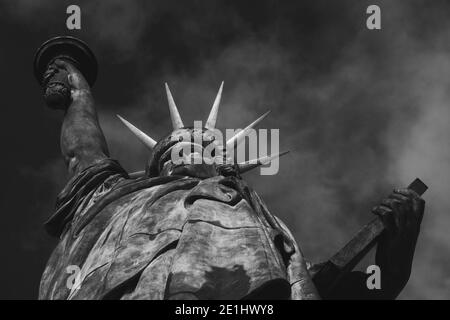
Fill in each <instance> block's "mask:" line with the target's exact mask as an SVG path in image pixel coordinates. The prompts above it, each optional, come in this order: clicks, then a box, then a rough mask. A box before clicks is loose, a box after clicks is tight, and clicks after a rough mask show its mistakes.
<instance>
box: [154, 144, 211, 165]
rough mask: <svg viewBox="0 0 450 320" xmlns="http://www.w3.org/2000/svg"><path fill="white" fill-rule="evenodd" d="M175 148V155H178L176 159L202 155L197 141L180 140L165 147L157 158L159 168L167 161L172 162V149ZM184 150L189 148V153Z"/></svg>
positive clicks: (201, 148) (201, 147)
mask: <svg viewBox="0 0 450 320" xmlns="http://www.w3.org/2000/svg"><path fill="white" fill-rule="evenodd" d="M174 148H176V150H175V151H177V152H178V153H177V155H178V159H177V160H181V159H184V160H187V159H191V158H198V157H202V156H203V150H204V148H203V146H201V145H199V144H197V143H193V142H186V141H181V142H177V143H175V144H173V145H169V146H168V147H167V149H166V150H165V151H164V153H163V154H162V156H161V157H160V158H159V161H158V162H159V167H160V169H161V168H162V167H164V165H165V164H166V163H167V162H172V163H173V162H174V160H175V159H172V151H173V149H174ZM186 150H189V153H187V154H186V153H185V151H186ZM181 152H182V154H181Z"/></svg>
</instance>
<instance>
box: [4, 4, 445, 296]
mask: <svg viewBox="0 0 450 320" xmlns="http://www.w3.org/2000/svg"><path fill="white" fill-rule="evenodd" d="M69 4H72V3H69V2H68V1H58V2H56V1H40V2H39V3H37V2H35V1H30V0H20V1H14V2H12V1H11V2H7V3H5V4H4V9H5V10H0V11H1V12H3V17H2V19H1V23H2V24H3V25H2V27H1V29H0V33H1V35H2V39H9V40H8V41H7V42H6V44H7V45H5V46H4V48H5V49H3V50H2V51H1V52H0V56H1V58H2V60H1V62H0V67H1V69H2V70H5V71H4V72H3V73H2V74H3V75H4V77H3V78H2V80H0V81H1V86H0V87H1V88H2V93H3V94H4V100H3V101H4V106H3V108H4V111H6V112H4V115H7V119H8V121H6V123H4V125H3V126H2V128H1V129H0V130H2V136H4V137H5V146H4V147H5V150H8V152H5V154H4V155H3V161H4V162H5V164H4V165H3V168H4V170H5V171H6V176H7V179H6V181H8V183H7V187H5V190H4V192H2V201H1V206H2V212H3V215H4V218H3V219H4V221H3V223H2V226H3V230H4V232H2V243H3V244H4V247H5V248H4V249H3V251H4V252H5V255H6V256H7V257H8V262H7V263H6V264H4V265H3V266H2V267H3V268H4V269H5V270H4V272H2V274H3V275H5V277H6V278H7V279H5V280H4V286H2V290H1V291H2V292H1V293H0V294H1V296H2V297H20V298H34V297H36V295H37V285H38V282H39V277H40V273H41V272H42V269H43V266H44V264H45V262H46V259H47V257H48V255H49V253H50V250H51V248H52V245H53V243H54V241H53V242H52V241H51V240H50V239H49V238H48V237H47V236H46V235H45V234H44V232H43V230H42V225H41V224H42V221H43V220H44V219H45V217H47V216H48V215H49V214H50V213H51V210H52V206H53V203H54V199H55V196H56V194H57V192H58V190H59V189H60V188H61V186H62V185H63V184H64V166H63V163H62V161H61V160H60V159H59V150H58V134H59V124H60V119H61V116H60V115H59V114H57V113H55V112H52V111H50V110H47V109H45V107H44V105H43V102H42V99H41V93H40V89H39V88H38V86H37V84H36V83H35V80H34V79H33V78H32V72H31V68H30V66H31V61H32V57H33V54H34V50H35V48H37V47H38V46H39V44H40V43H41V42H42V41H44V40H46V39H47V38H49V37H51V36H54V35H57V34H68V33H69V32H67V31H66V30H65V18H66V14H65V8H66V7H67V5H69ZM78 4H79V5H80V6H81V9H82V30H81V31H77V32H70V33H69V34H73V35H75V36H78V37H80V38H82V39H84V40H86V41H87V42H88V43H89V44H90V45H91V46H92V48H93V49H94V51H95V52H96V54H97V56H98V60H99V62H100V74H99V78H98V81H97V84H96V85H95V87H94V94H95V97H96V101H97V105H98V110H99V113H100V118H101V124H102V127H103V129H104V132H105V135H106V137H107V139H108V143H109V146H110V149H111V153H112V155H113V156H114V157H115V158H117V159H118V160H119V161H120V162H121V163H122V164H123V165H124V166H125V167H126V168H127V169H128V170H130V171H134V170H141V169H142V168H143V166H144V164H145V162H146V159H147V157H148V153H147V151H146V150H145V149H144V148H143V147H142V146H141V145H140V144H139V143H138V142H137V141H135V139H134V138H133V137H132V136H131V134H129V133H128V132H127V131H126V130H125V129H124V128H123V127H122V126H121V124H120V123H119V122H118V121H117V119H116V118H115V114H116V113H120V114H121V115H123V116H124V117H125V118H127V119H129V120H130V121H132V122H133V123H135V124H136V125H138V126H139V127H140V128H142V129H144V130H145V131H146V132H147V133H149V134H150V135H152V136H153V137H154V138H155V139H158V138H160V137H162V136H163V135H165V134H166V133H167V132H168V131H169V126H170V121H169V118H168V110H167V107H166V101H165V96H164V90H163V82H165V81H167V82H168V83H169V84H170V85H171V88H172V93H173V94H174V97H175V100H176V102H177V105H178V107H179V109H180V113H181V114H182V117H183V119H184V120H185V123H192V122H193V121H194V120H197V119H203V120H204V119H206V117H207V114H208V112H209V108H210V107H211V105H212V102H213V99H214V96H215V94H216V91H217V89H218V86H219V84H220V81H222V80H225V88H224V94H223V99H222V106H221V111H220V115H219V126H220V127H221V128H234V127H243V126H244V125H246V124H247V123H249V122H251V121H252V120H254V119H255V118H256V117H257V116H259V115H260V114H262V113H263V112H265V111H266V110H267V109H271V110H272V114H271V115H270V117H269V118H268V119H267V120H265V122H264V125H263V127H267V128H280V139H281V141H280V142H281V149H282V150H283V149H291V150H292V151H293V152H291V154H290V155H288V156H286V157H285V158H283V159H282V160H281V165H280V173H279V174H278V175H275V176H258V175H257V174H250V175H249V176H248V179H249V180H250V182H251V183H252V185H254V186H255V188H256V190H257V191H258V192H260V193H261V194H262V197H263V198H264V199H265V201H266V202H267V204H268V206H269V208H270V209H271V211H272V212H273V213H275V214H276V215H278V216H280V217H281V218H282V219H283V220H285V221H286V222H287V224H288V225H289V226H290V228H291V229H292V231H293V233H294V234H295V236H296V238H297V240H298V242H299V243H300V245H301V247H302V248H303V251H304V253H305V255H307V257H308V258H310V259H311V260H314V261H318V260H322V259H326V258H327V257H328V256H330V255H331V254H332V253H334V252H335V251H336V250H337V249H339V248H340V247H341V246H342V245H343V244H344V243H345V242H346V241H347V240H348V239H349V238H350V237H351V236H352V235H353V234H354V233H355V232H356V231H357V230H358V228H359V227H360V226H361V225H363V224H364V223H366V222H367V221H369V220H370V219H371V216H370V208H371V207H372V206H373V205H374V204H375V203H376V202H377V201H379V199H380V198H381V197H382V196H384V195H385V194H386V193H388V192H389V191H390V189H391V188H392V187H393V186H398V185H400V186H404V185H407V184H408V183H409V182H410V181H412V180H413V179H414V178H415V177H416V176H419V177H420V178H422V179H423V180H424V181H425V182H426V183H427V184H428V185H429V186H430V190H429V191H428V192H427V194H426V197H425V198H426V199H427V211H426V217H425V219H424V224H423V227H422V235H421V237H420V241H419V245H418V248H417V253H416V259H415V264H414V269H413V274H412V277H411V280H410V282H409V284H408V286H407V287H406V289H405V291H404V293H403V294H402V297H403V298H448V297H449V294H450V273H449V271H448V270H449V269H448V266H449V258H448V257H449V253H450V238H449V233H448V230H449V228H450V216H448V214H447V212H448V211H449V209H450V202H449V201H448V197H447V196H446V193H447V192H448V181H450V171H449V170H448V165H449V163H450V151H449V148H448V143H447V141H446V140H447V139H448V137H449V135H450V125H449V124H448V119H449V116H450V111H449V107H448V101H449V98H450V97H449V93H448V88H449V85H450V80H449V79H450V77H449V76H450V58H449V55H448V51H449V43H450V42H449V41H448V40H449V31H448V30H450V29H449V24H448V22H447V20H446V17H447V16H448V13H449V10H450V6H448V5H447V4H446V3H445V2H444V1H433V3H432V4H431V3H430V2H427V3H426V5H425V2H424V1H409V2H408V3H406V2H405V3H404V2H395V3H393V2H392V1H378V4H379V5H380V6H381V9H382V30H380V31H369V30H367V29H366V28H365V17H366V15H365V9H366V8H367V6H368V5H369V4H372V3H370V2H368V1H350V0H347V1H339V2H337V1H333V2H330V1H312V0H311V1H292V2H287V1H283V2H279V1H249V2H245V3H244V2H230V1H214V2H213V1H196V2H184V1H183V2H180V1H127V2H123V1H122V2H121V1H89V2H87V1H79V3H78ZM5 75H6V76H5ZM430 270H433V272H430Z"/></svg>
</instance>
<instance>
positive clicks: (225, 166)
mask: <svg viewBox="0 0 450 320" xmlns="http://www.w3.org/2000/svg"><path fill="white" fill-rule="evenodd" d="M165 87H166V93H167V100H168V103H169V111H170V118H171V120H172V128H173V131H172V132H171V133H170V134H169V135H167V136H165V137H164V138H162V139H160V140H159V141H156V140H154V139H153V138H151V137H150V136H148V135H147V134H145V133H144V132H143V131H141V130H140V129H138V128H137V127H135V126H134V125H133V124H131V123H130V122H128V121H127V120H125V119H124V118H122V117H121V116H119V115H118V118H119V119H120V120H121V121H122V122H123V124H125V126H126V127H127V128H128V129H130V130H131V132H132V133H133V134H134V135H135V136H136V137H137V138H138V139H139V140H140V141H141V142H142V143H143V144H144V145H145V146H146V147H147V148H148V149H150V150H151V151H152V156H151V157H150V160H149V162H148V164H147V167H146V171H145V173H146V175H147V176H150V177H156V176H167V175H174V174H180V175H195V176H199V177H208V176H214V175H217V174H220V173H221V171H222V170H227V171H233V170H234V172H235V173H236V174H239V173H244V172H246V171H249V170H251V169H254V168H256V167H258V166H260V165H263V164H267V163H269V162H270V161H271V160H273V159H274V158H276V157H279V156H281V155H284V154H286V153H287V152H283V153H280V154H274V155H271V156H265V157H262V158H258V159H254V160H251V161H246V162H242V163H235V157H234V149H235V148H236V146H238V145H239V144H241V143H242V142H243V141H244V140H245V137H246V136H247V134H248V133H249V131H250V130H252V128H253V127H254V126H256V125H257V124H258V123H259V122H260V121H262V120H263V119H264V118H265V117H266V116H267V115H268V114H269V112H266V113H265V114H263V115H262V116H260V117H259V118H258V119H256V120H255V121H253V122H252V123H251V124H250V125H248V126H247V127H245V128H244V129H243V130H239V131H237V132H236V133H235V134H234V135H233V136H232V137H230V138H228V139H227V140H226V143H223V136H222V134H221V132H220V131H219V130H217V129H216V122H217V114H218V111H219V105H220V100H221V97H222V89H223V82H222V83H221V85H220V88H219V91H218V93H217V96H216V98H215V100H214V103H213V106H212V108H211V111H210V114H209V116H208V119H207V120H206V123H205V125H204V126H201V125H200V126H198V125H197V123H200V124H201V122H199V121H196V122H195V125H194V126H193V127H185V125H184V123H183V120H182V119H181V116H180V113H179V112H178V108H177V106H176V104H175V101H174V99H173V96H172V93H171V92H170V89H169V86H168V85H167V83H166V84H165Z"/></svg>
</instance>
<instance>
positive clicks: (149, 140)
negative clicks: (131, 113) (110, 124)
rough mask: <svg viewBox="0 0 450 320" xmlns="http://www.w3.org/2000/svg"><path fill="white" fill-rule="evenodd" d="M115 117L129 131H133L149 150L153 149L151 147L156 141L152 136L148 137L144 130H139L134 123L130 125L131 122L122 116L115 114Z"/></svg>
mask: <svg viewBox="0 0 450 320" xmlns="http://www.w3.org/2000/svg"><path fill="white" fill-rule="evenodd" d="M117 117H118V118H119V120H120V121H122V123H123V124H124V125H125V126H127V128H128V129H130V131H131V132H133V133H134V135H135V136H136V137H137V138H138V139H139V140H140V141H141V142H142V143H143V144H144V145H145V146H146V147H147V148H149V149H150V150H153V148H154V147H155V145H156V141H155V140H153V139H152V138H150V137H149V136H148V135H146V134H145V133H144V132H142V131H141V130H139V129H138V128H136V127H135V126H134V125H132V124H131V123H129V122H128V121H127V120H125V119H124V118H122V117H121V116H119V115H118V114H117Z"/></svg>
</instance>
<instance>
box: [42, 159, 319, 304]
mask: <svg viewBox="0 0 450 320" xmlns="http://www.w3.org/2000/svg"><path fill="white" fill-rule="evenodd" d="M99 167H100V168H102V169H101V170H99V169H98V168H99ZM113 167H114V166H113ZM102 170H110V176H109V178H108V177H104V180H103V181H104V182H101V183H99V184H98V185H97V186H95V184H92V185H91V188H86V187H85V184H83V182H86V181H92V179H93V177H95V176H98V175H99V172H102ZM87 171H90V173H89V172H83V173H82V174H81V175H82V176H83V177H82V178H78V179H76V178H75V179H73V180H72V181H71V183H72V184H73V185H72V186H68V187H67V188H66V192H65V194H64V196H63V197H62V198H61V199H60V201H59V207H58V208H59V211H58V212H60V215H63V216H64V218H61V217H59V216H58V215H55V216H54V217H53V219H56V220H58V221H68V223H67V225H66V227H65V229H63V231H62V234H61V241H60V243H59V244H58V246H57V248H56V249H55V251H54V253H53V255H52V257H51V258H50V261H49V263H48V265H47V268H46V271H45V272H44V275H43V277H42V283H41V289H40V298H42V299H180V298H183V299H240V298H284V299H289V298H291V297H292V298H295V299H304V298H314V297H317V296H316V295H315V293H314V292H313V290H311V289H308V283H310V282H311V280H310V278H309V276H308V272H307V270H306V264H305V263H304V261H303V257H302V255H301V252H300V251H299V249H298V247H297V245H296V244H295V241H294V240H293V238H292V235H291V234H290V233H289V231H288V230H287V228H286V226H284V225H282V222H281V221H279V220H278V219H277V218H275V217H274V216H273V215H271V214H270V213H269V212H268V211H267V209H266V207H265V206H264V204H263V203H262V201H261V200H260V199H259V197H258V196H257V195H256V193H254V192H253V191H251V190H250V189H249V188H248V186H246V185H245V183H244V182H243V181H242V180H240V179H237V178H230V177H227V178H224V177H222V176H216V177H212V178H208V179H203V180H200V179H197V178H189V177H166V178H165V179H161V178H142V179H136V180H130V179H127V177H126V175H125V174H123V173H121V171H120V169H117V172H114V170H112V169H111V166H109V167H108V166H105V165H104V164H98V165H97V166H93V167H91V168H89V169H88V170H87ZM67 190H69V191H67ZM80 192H81V194H80ZM74 199H77V200H76V201H75V200H74ZM67 203H69V205H68V204H67ZM69 207H70V208H72V209H70V208H69ZM61 208H64V210H63V211H61ZM71 211H73V212H71ZM61 212H62V213H61ZM68 217H71V218H68ZM50 223H51V221H50ZM71 265H76V266H78V267H79V268H80V278H79V279H80V283H79V286H75V287H72V288H70V286H69V287H68V286H67V284H68V279H69V277H70V276H71V274H70V273H68V272H67V270H66V268H67V267H68V266H71Z"/></svg>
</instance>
